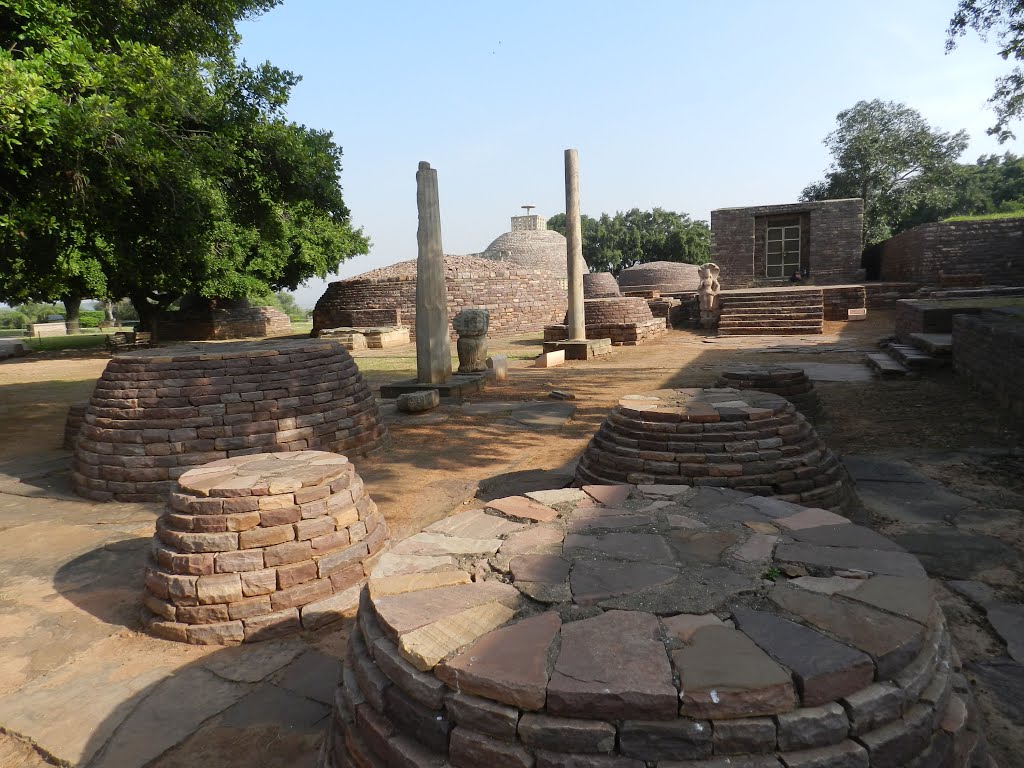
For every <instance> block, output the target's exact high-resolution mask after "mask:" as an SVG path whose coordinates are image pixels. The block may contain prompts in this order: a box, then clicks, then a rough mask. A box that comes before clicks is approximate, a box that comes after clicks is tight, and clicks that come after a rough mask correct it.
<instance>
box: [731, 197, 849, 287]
mask: <svg viewBox="0 0 1024 768" xmlns="http://www.w3.org/2000/svg"><path fill="white" fill-rule="evenodd" d="M783 218H789V219H792V220H793V222H794V223H795V222H796V221H800V223H801V227H800V230H801V231H800V235H801V265H802V266H805V267H807V268H808V269H810V272H811V279H812V280H813V281H814V282H815V283H818V284H824V285H827V284H829V283H841V282H847V281H850V280H859V279H860V260H861V251H862V249H863V241H862V228H863V223H864V204H863V201H861V200H860V199H859V198H858V199H851V200H822V201H819V202H814V203H792V204H789V205H762V206H753V207H749V208H722V209H719V210H716V211H712V212H711V260H712V261H714V262H715V263H716V264H718V266H719V267H721V268H722V273H721V275H720V276H719V280H720V281H721V283H722V287H723V288H742V287H749V286H754V285H774V284H778V283H780V282H784V281H785V280H787V279H788V278H783V279H782V280H781V281H780V280H769V279H767V278H766V277H765V275H764V259H765V256H764V247H765V246H764V232H763V231H762V230H763V229H764V228H766V227H767V226H768V225H769V224H774V223H775V222H777V221H781V220H782V219H783Z"/></svg>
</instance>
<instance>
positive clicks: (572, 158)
mask: <svg viewBox="0 0 1024 768" xmlns="http://www.w3.org/2000/svg"><path fill="white" fill-rule="evenodd" d="M565 243H566V244H565V251H566V267H567V269H568V272H569V321H568V322H569V325H568V328H567V329H566V330H567V331H568V332H569V339H570V340H579V339H585V338H586V336H587V332H586V328H585V327H584V317H583V272H584V266H583V230H582V226H581V224H580V167H579V156H578V154H577V152H576V150H575V149H567V150H565Z"/></svg>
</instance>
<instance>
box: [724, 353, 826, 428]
mask: <svg viewBox="0 0 1024 768" xmlns="http://www.w3.org/2000/svg"><path fill="white" fill-rule="evenodd" d="M716 386H718V387H731V388H733V389H756V390H758V391H759V392H769V393H771V394H773V395H779V396H780V397H784V398H786V399H787V400H789V402H791V403H792V404H793V405H795V406H796V409H797V410H798V411H800V413H802V414H803V415H804V418H805V419H808V420H809V421H814V420H815V419H816V418H817V417H818V416H819V414H820V413H821V403H820V402H819V400H818V392H817V390H816V389H815V388H814V382H813V381H811V380H810V379H809V378H808V377H807V374H806V373H804V370H803V368H794V367H790V366H785V365H754V364H740V365H733V366H730V367H728V368H726V369H725V370H723V371H722V375H721V376H719V377H718V382H717V383H716Z"/></svg>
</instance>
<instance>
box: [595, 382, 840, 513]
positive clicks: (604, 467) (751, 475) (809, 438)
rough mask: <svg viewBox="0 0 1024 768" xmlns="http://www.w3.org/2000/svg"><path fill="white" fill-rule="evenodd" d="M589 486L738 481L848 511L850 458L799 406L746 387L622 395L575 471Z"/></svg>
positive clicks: (734, 484)
mask: <svg viewBox="0 0 1024 768" xmlns="http://www.w3.org/2000/svg"><path fill="white" fill-rule="evenodd" d="M576 479H577V480H579V481H581V482H584V483H622V482H630V483H666V484H682V485H698V486H714V487H719V488H738V489H741V490H744V491H749V492H750V493H756V494H758V495H760V496H776V497H778V498H780V499H782V500H784V501H790V502H794V503H798V504H805V505H807V506H812V507H822V508H824V509H832V510H837V511H838V510H841V509H843V508H845V507H846V505H847V504H848V503H849V501H850V492H849V488H848V485H847V482H846V473H845V471H844V470H843V467H842V464H840V463H839V460H838V459H837V458H836V456H835V454H833V453H832V451H830V450H829V449H828V448H827V447H826V446H825V444H824V443H823V442H822V441H821V440H820V439H819V438H818V436H817V434H816V433H815V431H814V429H813V428H812V427H811V425H810V424H808V423H807V421H806V420H805V419H804V417H803V415H801V414H800V413H799V412H798V411H797V410H796V408H795V406H794V405H793V404H792V403H790V402H789V401H788V400H786V399H785V398H783V397H780V396H779V395H772V394H768V393H766V392H758V391H756V390H746V391H740V390H737V389H728V388H720V389H662V390H658V391H657V392H650V393H648V394H643V395H628V396H627V397H624V398H622V399H621V400H619V404H618V405H617V406H615V408H613V409H612V411H611V413H610V414H609V415H608V418H607V419H605V421H604V423H603V424H601V427H600V429H598V431H597V434H595V435H594V437H593V439H591V441H590V443H589V444H588V445H587V448H586V450H585V451H584V453H583V456H582V457H581V459H580V462H579V465H578V467H577V469H576Z"/></svg>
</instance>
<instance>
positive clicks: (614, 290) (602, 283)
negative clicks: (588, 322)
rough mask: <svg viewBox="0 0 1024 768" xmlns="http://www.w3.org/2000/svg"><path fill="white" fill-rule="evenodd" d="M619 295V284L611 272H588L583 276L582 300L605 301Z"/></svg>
mask: <svg viewBox="0 0 1024 768" xmlns="http://www.w3.org/2000/svg"><path fill="white" fill-rule="evenodd" d="M620 295H621V294H620V293H619V284H618V283H617V282H615V275H613V274H612V273H611V272H589V273H587V274H585V275H584V276H583V298H584V299H606V298H609V297H611V296H620Z"/></svg>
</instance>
